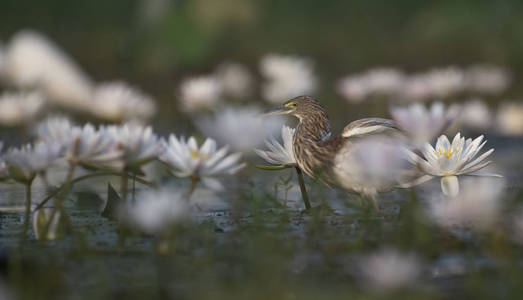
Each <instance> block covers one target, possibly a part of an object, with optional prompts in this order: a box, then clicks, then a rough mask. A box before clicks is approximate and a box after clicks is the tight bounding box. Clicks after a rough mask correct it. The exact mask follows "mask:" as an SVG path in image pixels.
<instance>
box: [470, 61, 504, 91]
mask: <svg viewBox="0 0 523 300" xmlns="http://www.w3.org/2000/svg"><path fill="white" fill-rule="evenodd" d="M465 79H466V85H467V89H468V90H470V91H471V92H476V93H483V94H489V95H497V94H500V93H502V92H503V91H505V90H506V89H507V88H508V86H509V85H510V81H511V78H510V74H509V73H508V72H507V70H505V69H503V68H500V67H497V66H493V65H477V66H472V67H470V68H468V69H467V70H466V72H465Z"/></svg>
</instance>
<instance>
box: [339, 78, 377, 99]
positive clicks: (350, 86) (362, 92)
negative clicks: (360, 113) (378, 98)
mask: <svg viewBox="0 0 523 300" xmlns="http://www.w3.org/2000/svg"><path fill="white" fill-rule="evenodd" d="M337 90H338V93H340V95H342V96H343V97H344V98H345V99H346V100H348V101H350V102H352V103H358V102H362V101H363V100H365V98H367V97H368V96H369V94H370V90H369V88H368V86H367V82H366V81H365V78H361V77H359V76H347V77H345V78H342V79H341V80H340V81H339V82H338V85H337Z"/></svg>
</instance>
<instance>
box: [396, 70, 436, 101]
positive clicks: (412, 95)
mask: <svg viewBox="0 0 523 300" xmlns="http://www.w3.org/2000/svg"><path fill="white" fill-rule="evenodd" d="M400 96H401V97H403V98H406V99H407V100H413V101H420V100H427V99H429V98H431V97H432V89H431V86H430V83H429V82H428V80H426V78H425V76H424V74H417V75H411V76H409V77H408V78H407V79H406V80H405V83H404V86H403V90H402V92H401V93H400Z"/></svg>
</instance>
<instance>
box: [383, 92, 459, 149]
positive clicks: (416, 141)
mask: <svg viewBox="0 0 523 300" xmlns="http://www.w3.org/2000/svg"><path fill="white" fill-rule="evenodd" d="M458 113H459V108H458V107H457V106H455V105H452V106H450V107H448V108H447V109H445V106H444V105H443V103H441V102H435V103H433V104H432V106H431V107H430V109H427V108H426V107H425V106H424V105H423V104H421V103H413V104H411V105H409V106H406V107H391V108H390V114H391V115H392V118H393V119H394V121H396V123H397V124H398V126H399V127H400V128H401V129H402V130H404V131H405V132H406V133H407V135H408V136H409V138H410V139H411V142H412V144H413V146H414V147H415V148H421V147H422V146H423V145H424V144H425V143H427V142H431V141H432V140H433V139H434V138H435V137H436V136H437V135H439V134H441V133H443V132H444V131H445V129H447V128H448V127H449V126H450V125H451V124H452V122H454V120H455V119H456V117H457V115H458Z"/></svg>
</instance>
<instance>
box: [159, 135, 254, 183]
mask: <svg viewBox="0 0 523 300" xmlns="http://www.w3.org/2000/svg"><path fill="white" fill-rule="evenodd" d="M228 151H229V147H227V146H224V147H222V148H218V147H217V145H216V141H214V140H213V139H211V138H207V139H206V140H205V142H204V143H203V144H202V145H201V146H200V147H198V143H196V139H195V138H194V137H190V138H189V139H188V140H187V141H186V140H185V138H184V137H180V138H177V137H176V136H175V135H174V134H171V135H170V136H169V138H168V140H167V142H165V152H164V153H163V154H162V155H161V156H160V160H162V161H163V162H165V163H166V164H167V165H169V166H170V167H171V168H172V173H173V174H174V175H175V176H177V177H191V178H195V179H197V180H202V182H203V183H204V184H205V185H206V186H208V187H209V188H211V189H214V190H221V189H223V187H222V185H221V183H220V182H219V181H218V180H216V179H215V178H214V177H216V176H220V175H232V174H235V173H236V172H238V171H239V170H240V169H242V168H243V167H245V163H242V162H240V160H241V157H242V155H241V153H233V154H228Z"/></svg>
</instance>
